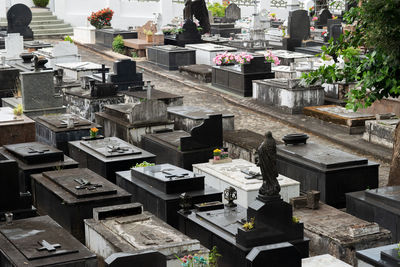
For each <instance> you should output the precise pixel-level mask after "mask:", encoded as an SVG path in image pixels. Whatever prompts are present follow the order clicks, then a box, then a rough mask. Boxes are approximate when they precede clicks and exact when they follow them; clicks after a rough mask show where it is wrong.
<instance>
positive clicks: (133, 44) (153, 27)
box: [124, 20, 164, 57]
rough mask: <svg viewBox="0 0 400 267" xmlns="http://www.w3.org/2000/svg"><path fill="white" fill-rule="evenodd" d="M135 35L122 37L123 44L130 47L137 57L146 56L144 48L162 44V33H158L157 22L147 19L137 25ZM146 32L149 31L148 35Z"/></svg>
mask: <svg viewBox="0 0 400 267" xmlns="http://www.w3.org/2000/svg"><path fill="white" fill-rule="evenodd" d="M136 31H137V37H135V38H134V39H132V38H124V45H125V47H127V48H132V49H133V50H134V51H135V52H136V54H137V56H138V57H145V56H146V49H147V48H148V47H152V46H154V45H163V44H164V34H162V33H161V34H160V33H159V31H158V29H157V24H156V23H154V22H153V21H151V20H149V21H148V22H146V24H144V25H143V26H142V27H137V28H136ZM148 33H151V34H150V35H148Z"/></svg>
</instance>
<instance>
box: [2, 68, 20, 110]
mask: <svg viewBox="0 0 400 267" xmlns="http://www.w3.org/2000/svg"><path fill="white" fill-rule="evenodd" d="M18 78H19V70H18V69H16V68H13V67H11V66H8V65H5V66H2V65H1V64H0V81H1V83H0V107H1V106H2V103H1V102H2V101H1V99H2V98H7V97H13V96H14V93H15V91H16V85H17V79H18Z"/></svg>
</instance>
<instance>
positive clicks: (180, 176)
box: [161, 169, 189, 179]
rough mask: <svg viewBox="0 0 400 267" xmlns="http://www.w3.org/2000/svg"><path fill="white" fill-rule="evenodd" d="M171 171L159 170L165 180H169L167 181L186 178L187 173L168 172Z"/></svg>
mask: <svg viewBox="0 0 400 267" xmlns="http://www.w3.org/2000/svg"><path fill="white" fill-rule="evenodd" d="M171 170H173V169H165V170H161V172H162V173H163V174H165V178H169V179H173V178H183V177H185V176H188V175H189V173H181V174H173V173H171V172H169V171H171Z"/></svg>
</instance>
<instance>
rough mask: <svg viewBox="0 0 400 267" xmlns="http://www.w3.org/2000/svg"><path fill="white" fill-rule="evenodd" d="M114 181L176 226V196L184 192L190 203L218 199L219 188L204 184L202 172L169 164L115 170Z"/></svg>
mask: <svg viewBox="0 0 400 267" xmlns="http://www.w3.org/2000/svg"><path fill="white" fill-rule="evenodd" d="M117 185H118V186H120V187H121V188H124V189H125V190H127V191H128V192H131V193H132V195H133V200H134V201H140V202H141V203H143V207H144V209H145V210H148V211H149V212H151V213H153V214H154V215H156V216H157V217H158V218H160V219H161V220H163V221H165V222H167V223H168V224H170V225H172V226H173V227H175V228H178V214H177V211H178V210H180V209H181V207H180V202H181V201H180V196H181V194H182V193H186V194H188V195H189V196H190V197H191V199H192V204H199V203H205V202H213V201H221V195H222V192H221V191H219V190H216V189H214V188H211V187H209V186H207V185H204V176H203V175H197V174H195V173H193V172H191V171H188V170H185V169H182V168H179V167H177V166H174V165H171V164H159V165H155V166H148V167H136V168H132V169H131V170H130V171H123V172H118V173H117Z"/></svg>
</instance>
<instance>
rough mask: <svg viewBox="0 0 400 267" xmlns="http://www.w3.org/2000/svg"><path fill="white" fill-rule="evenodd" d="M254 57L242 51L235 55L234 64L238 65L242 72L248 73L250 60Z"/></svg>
mask: <svg viewBox="0 0 400 267" xmlns="http://www.w3.org/2000/svg"><path fill="white" fill-rule="evenodd" d="M253 59H254V57H253V55H251V54H247V53H246V52H242V53H240V54H236V55H235V61H236V64H238V65H239V66H240V70H241V72H243V73H248V72H250V71H251V66H250V62H251V61H252V60H253Z"/></svg>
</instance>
